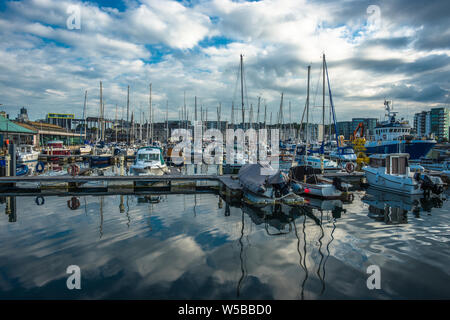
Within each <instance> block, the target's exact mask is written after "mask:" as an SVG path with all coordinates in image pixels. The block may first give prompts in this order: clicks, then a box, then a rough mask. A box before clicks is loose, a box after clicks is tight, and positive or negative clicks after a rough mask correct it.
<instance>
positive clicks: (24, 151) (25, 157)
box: [17, 144, 39, 163]
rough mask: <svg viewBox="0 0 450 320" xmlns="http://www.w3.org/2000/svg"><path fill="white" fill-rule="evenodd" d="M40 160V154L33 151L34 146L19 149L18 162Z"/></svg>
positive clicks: (24, 145) (23, 146)
mask: <svg viewBox="0 0 450 320" xmlns="http://www.w3.org/2000/svg"><path fill="white" fill-rule="evenodd" d="M38 158H39V152H38V151H36V150H34V149H33V146H32V145H28V144H23V145H19V147H18V148H17V162H18V163H25V162H33V161H37V160H38Z"/></svg>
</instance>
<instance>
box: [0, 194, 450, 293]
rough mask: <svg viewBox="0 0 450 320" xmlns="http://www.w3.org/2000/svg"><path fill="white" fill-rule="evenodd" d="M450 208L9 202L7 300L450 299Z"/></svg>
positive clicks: (175, 197)
mask: <svg viewBox="0 0 450 320" xmlns="http://www.w3.org/2000/svg"><path fill="white" fill-rule="evenodd" d="M448 196H449V194H448V193H447V194H444V195H443V196H441V197H440V198H435V199H427V200H425V199H420V198H416V199H411V198H405V197H399V196H393V195H389V194H386V193H380V192H377V191H375V190H370V189H369V190H367V191H356V192H355V197H354V200H353V202H351V203H342V202H341V201H339V200H333V201H321V200H317V199H309V204H308V205H307V206H304V207H266V208H265V209H258V208H254V207H251V206H248V205H243V204H235V203H227V201H225V199H222V198H221V197H220V196H219V195H217V194H214V193H202V194H171V195H163V196H160V197H159V199H158V198H156V197H154V196H149V195H148V194H147V195H146V194H142V195H120V194H116V195H104V196H98V195H80V196H77V199H78V201H79V204H80V205H79V207H78V208H77V209H75V210H71V209H70V208H69V207H68V201H70V200H71V198H72V197H71V196H57V195H55V196H45V197H44V201H43V203H42V199H41V198H39V199H36V197H35V196H24V197H9V198H5V197H3V198H1V204H0V211H1V212H3V214H2V218H1V219H0V298H1V299H17V298H35V299H48V298H56V299H110V298H121V299H431V298H434V299H436V298H437V299H443V298H445V299H449V298H450V288H449V286H448V284H449V283H450V268H449V267H448V266H449V262H450V204H449V201H447V200H446V198H447V197H448ZM7 201H8V202H9V203H13V204H14V205H15V207H16V210H15V211H16V212H15V214H13V213H10V214H4V213H5V210H6V202H7ZM38 204H39V205H38ZM69 265H78V266H79V267H80V269H81V290H68V289H67V287H66V280H67V277H68V276H69V275H68V274H67V273H66V268H67V267H68V266H69ZM370 265H378V266H379V267H380V270H381V289H380V290H369V289H368V288H367V285H366V281H367V278H368V277H369V274H367V267H369V266H370Z"/></svg>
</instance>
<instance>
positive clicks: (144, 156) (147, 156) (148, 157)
mask: <svg viewBox="0 0 450 320" xmlns="http://www.w3.org/2000/svg"><path fill="white" fill-rule="evenodd" d="M138 160H139V161H145V162H150V161H158V160H159V154H158V153H141V154H138Z"/></svg>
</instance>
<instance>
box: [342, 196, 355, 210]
mask: <svg viewBox="0 0 450 320" xmlns="http://www.w3.org/2000/svg"><path fill="white" fill-rule="evenodd" d="M354 199H355V196H354V195H353V193H349V194H348V196H347V200H348V201H349V202H353V200H354ZM344 210H345V209H344Z"/></svg>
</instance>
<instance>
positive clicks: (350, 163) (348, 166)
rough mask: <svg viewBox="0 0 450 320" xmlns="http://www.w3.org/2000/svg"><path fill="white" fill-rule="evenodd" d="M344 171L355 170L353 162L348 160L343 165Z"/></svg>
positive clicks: (350, 171)
mask: <svg viewBox="0 0 450 320" xmlns="http://www.w3.org/2000/svg"><path fill="white" fill-rule="evenodd" d="M345 171H347V173H352V172H353V171H355V164H354V163H353V162H348V163H347V164H346V165H345Z"/></svg>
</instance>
